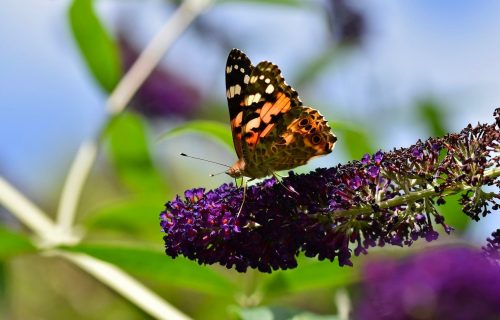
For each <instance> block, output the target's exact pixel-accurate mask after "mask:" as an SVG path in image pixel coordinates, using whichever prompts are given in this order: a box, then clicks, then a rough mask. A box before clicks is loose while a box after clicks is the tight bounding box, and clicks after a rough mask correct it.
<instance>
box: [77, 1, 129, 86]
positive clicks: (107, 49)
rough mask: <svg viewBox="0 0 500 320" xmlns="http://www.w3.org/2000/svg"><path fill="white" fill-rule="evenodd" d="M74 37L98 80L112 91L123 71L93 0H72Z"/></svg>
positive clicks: (112, 42) (117, 53) (114, 45)
mask: <svg viewBox="0 0 500 320" xmlns="http://www.w3.org/2000/svg"><path fill="white" fill-rule="evenodd" d="M69 21H70V24H71V30H72V31H73V37H74V38H75V40H76V42H77V44H78V47H79V48H80V51H81V53H82V55H83V57H84V58H85V61H86V63H87V66H88V67H89V69H90V71H91V72H92V74H93V75H94V77H95V78H96V80H97V82H98V83H99V84H100V85H101V86H102V87H103V88H104V90H106V91H107V92H111V91H112V90H113V88H114V87H115V86H116V84H117V83H118V80H119V79H120V76H121V74H122V68H121V61H120V55H119V49H118V46H117V45H116V43H115V42H114V41H113V39H112V38H111V37H110V36H109V34H108V33H107V31H106V30H105V28H104V26H103V25H102V23H101V22H100V21H99V18H98V17H97V15H96V13H95V11H94V8H93V1H92V0H73V3H72V4H71V6H70V7H69Z"/></svg>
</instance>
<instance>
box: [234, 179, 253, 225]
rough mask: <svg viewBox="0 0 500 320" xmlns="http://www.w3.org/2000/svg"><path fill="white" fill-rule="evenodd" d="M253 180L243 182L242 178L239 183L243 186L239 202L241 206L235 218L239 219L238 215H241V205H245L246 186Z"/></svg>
mask: <svg viewBox="0 0 500 320" xmlns="http://www.w3.org/2000/svg"><path fill="white" fill-rule="evenodd" d="M252 180H254V179H253V178H252V179H250V180H248V181H245V179H244V178H242V179H241V183H242V184H243V201H241V206H240V210H238V214H237V215H236V217H239V216H240V213H241V210H243V205H244V204H245V200H246V197H247V185H248V182H250V181H252Z"/></svg>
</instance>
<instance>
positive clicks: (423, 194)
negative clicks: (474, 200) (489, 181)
mask: <svg viewBox="0 0 500 320" xmlns="http://www.w3.org/2000/svg"><path fill="white" fill-rule="evenodd" d="M483 176H484V177H485V178H497V177H499V176H500V167H499V168H493V169H490V170H487V171H485V172H484V175H483ZM473 188H474V187H473V186H470V185H464V184H462V183H457V184H454V185H451V186H449V187H447V188H445V189H444V191H443V192H436V190H435V189H434V187H433V186H430V187H427V188H425V189H423V190H419V191H413V192H408V193H407V194H405V195H402V196H398V197H394V198H392V199H389V200H385V201H381V202H376V203H375V204H376V205H377V206H378V208H380V209H387V208H391V207H395V206H399V205H403V204H405V203H408V202H415V201H417V200H421V199H425V198H429V197H434V196H437V195H444V196H449V195H453V194H456V193H459V192H462V191H467V190H471V189H473ZM371 212H374V209H373V207H372V206H362V207H357V208H351V209H348V210H336V211H333V212H331V215H334V216H342V217H349V216H357V215H361V214H367V213H371Z"/></svg>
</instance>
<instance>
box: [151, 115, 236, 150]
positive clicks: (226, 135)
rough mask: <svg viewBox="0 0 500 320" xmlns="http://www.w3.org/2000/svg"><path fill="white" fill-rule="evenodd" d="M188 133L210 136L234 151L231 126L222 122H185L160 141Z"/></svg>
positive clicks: (165, 134) (168, 132) (163, 135)
mask: <svg viewBox="0 0 500 320" xmlns="http://www.w3.org/2000/svg"><path fill="white" fill-rule="evenodd" d="M186 132H197V133H200V134H203V135H208V136H210V137H213V138H215V139H217V140H218V141H219V142H222V143H223V144H224V145H225V146H227V147H228V148H229V150H233V148H234V147H233V138H232V136H231V130H230V129H229V126H228V125H227V124H225V123H222V122H217V121H210V120H193V121H188V122H185V123H183V124H181V125H179V126H178V127H175V128H173V129H172V130H170V131H167V132H166V133H164V134H162V135H161V136H160V138H159V139H160V140H163V139H167V138H172V137H175V136H177V135H180V134H183V133H186Z"/></svg>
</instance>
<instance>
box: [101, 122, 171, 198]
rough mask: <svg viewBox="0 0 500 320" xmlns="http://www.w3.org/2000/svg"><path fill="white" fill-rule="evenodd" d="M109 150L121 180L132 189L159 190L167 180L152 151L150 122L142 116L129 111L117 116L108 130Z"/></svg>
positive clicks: (149, 191)
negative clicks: (164, 178) (163, 178)
mask: <svg viewBox="0 0 500 320" xmlns="http://www.w3.org/2000/svg"><path fill="white" fill-rule="evenodd" d="M106 134H107V136H108V137H109V140H110V144H109V152H110V156H111V159H112V162H113V164H114V165H115V168H116V171H117V173H118V176H119V178H120V180H121V181H122V182H123V183H124V184H125V185H126V186H127V187H128V188H130V189H131V190H132V191H135V192H139V193H144V194H151V193H153V194H158V193H162V192H163V193H164V192H165V191H166V184H165V182H164V181H163V180H162V178H161V176H160V174H159V173H158V171H157V170H156V168H155V166H154V164H153V160H152V158H151V155H150V152H149V136H148V132H147V128H146V125H145V123H144V121H143V120H142V118H140V117H139V116H137V115H135V114H132V113H129V112H126V113H123V114H121V115H120V116H118V117H117V118H115V119H114V120H113V121H112V122H111V123H110V125H109V127H108V128H107V131H106Z"/></svg>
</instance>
